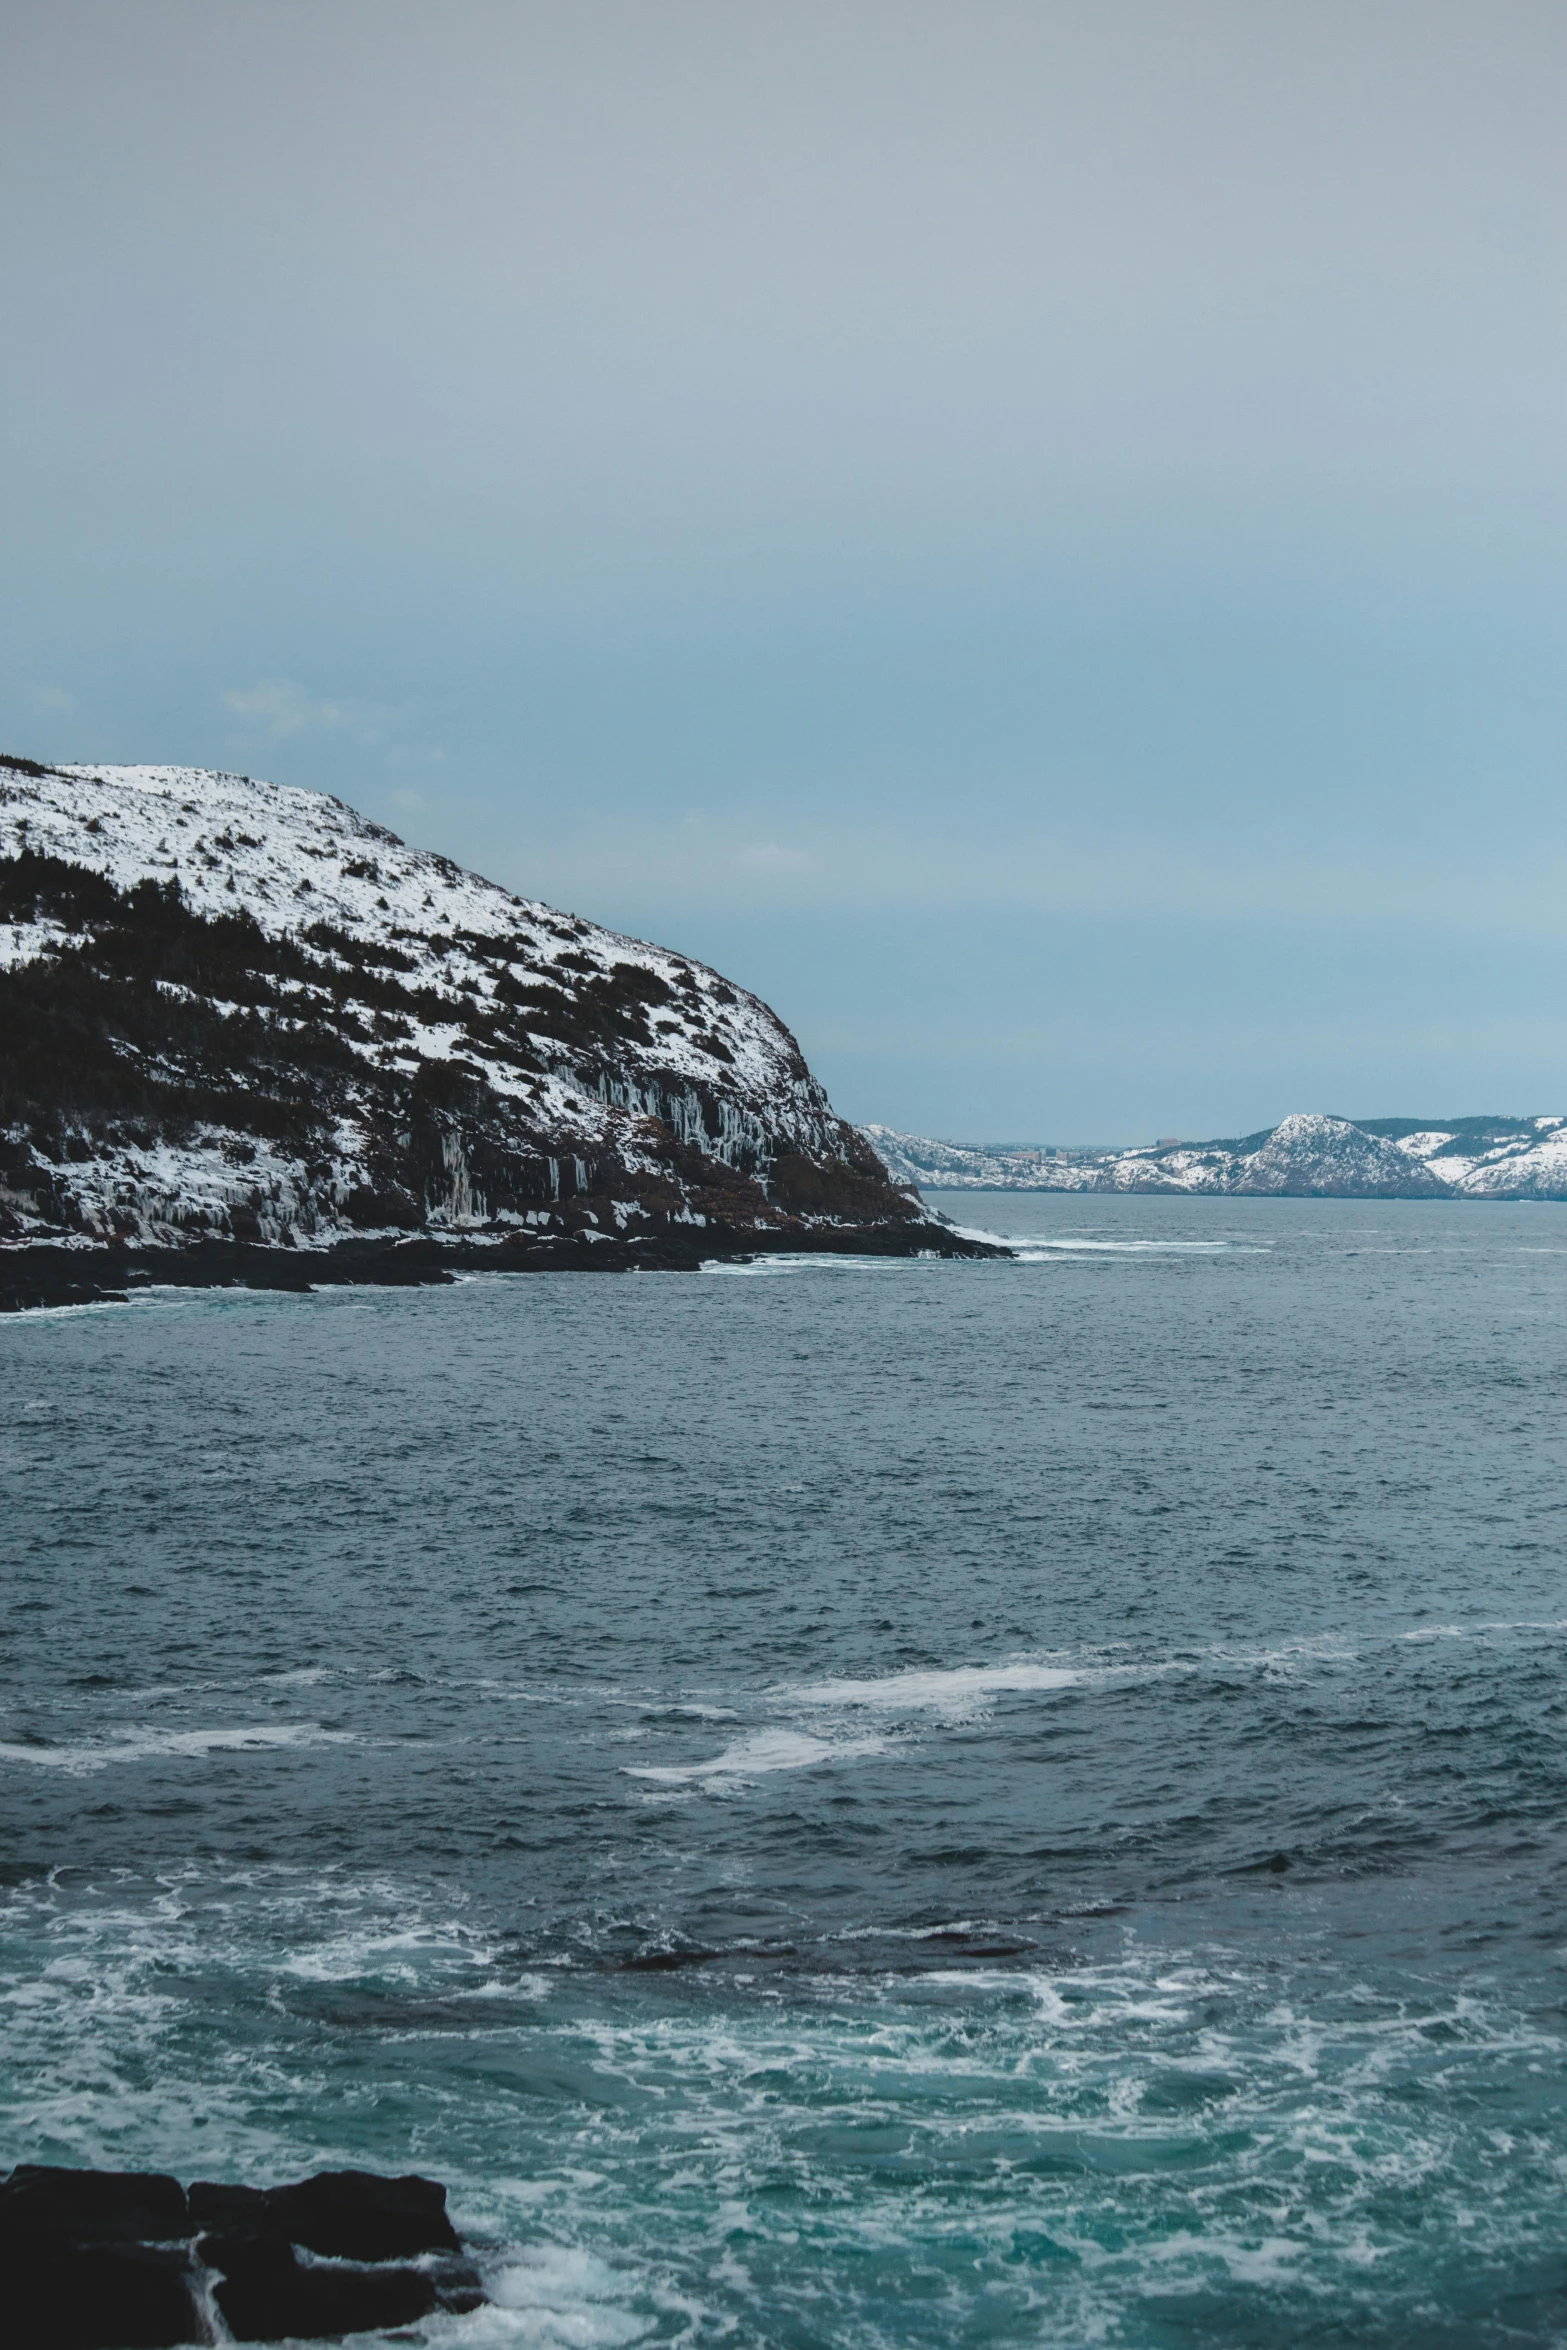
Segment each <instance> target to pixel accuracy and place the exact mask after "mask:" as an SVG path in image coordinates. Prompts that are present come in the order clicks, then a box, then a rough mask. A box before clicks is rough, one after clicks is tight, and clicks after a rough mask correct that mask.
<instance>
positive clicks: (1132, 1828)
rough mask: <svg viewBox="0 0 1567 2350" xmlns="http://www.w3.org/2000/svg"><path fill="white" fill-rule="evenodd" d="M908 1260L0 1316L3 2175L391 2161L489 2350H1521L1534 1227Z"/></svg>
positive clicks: (1496, 1209)
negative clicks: (993, 2349) (419, 2199)
mask: <svg viewBox="0 0 1567 2350" xmlns="http://www.w3.org/2000/svg"><path fill="white" fill-rule="evenodd" d="M945 1204H947V1205H948V1206H949V1208H950V1209H951V1212H952V1213H953V1214H954V1215H955V1216H956V1217H957V1219H958V1220H959V1221H960V1222H963V1223H965V1224H968V1225H970V1226H972V1225H975V1224H978V1223H989V1224H991V1225H992V1226H995V1227H998V1228H1000V1229H1002V1230H1005V1231H1010V1232H1013V1233H1026V1234H1028V1235H1030V1236H1031V1238H1030V1247H1029V1249H1028V1252H1027V1261H1025V1262H1022V1263H1014V1264H977V1265H965V1264H937V1263H926V1264H913V1265H898V1264H887V1263H878V1264H873V1265H863V1266H860V1265H852V1264H843V1263H839V1264H830V1263H829V1264H809V1263H803V1264H802V1263H795V1264H788V1265H780V1264H770V1265H769V1266H767V1267H766V1268H759V1269H758V1270H757V1271H755V1272H754V1273H747V1272H743V1271H742V1272H738V1273H736V1272H726V1273H723V1274H715V1275H704V1276H694V1275H688V1276H679V1275H662V1276H641V1277H631V1278H609V1277H606V1278H603V1279H599V1280H594V1279H591V1278H588V1277H586V1276H583V1275H566V1276H559V1277H554V1276H548V1277H547V1276H532V1277H526V1278H522V1279H514V1280H511V1281H506V1280H503V1279H495V1280H480V1281H474V1282H470V1283H467V1284H465V1285H463V1286H461V1287H458V1288H455V1289H451V1290H445V1291H437V1292H422V1293H421V1292H416V1291H413V1292H384V1293H377V1292H372V1291H366V1292H360V1293H358V1294H355V1293H353V1292H345V1291H331V1292H327V1293H325V1294H323V1295H320V1296H317V1297H311V1298H304V1299H297V1298H284V1297H275V1296H273V1297H263V1296H249V1295H243V1294H230V1295H217V1296H214V1295H200V1294H193V1295H177V1294H174V1293H161V1294H158V1295H155V1296H153V1297H150V1298H146V1299H143V1300H141V1301H139V1302H137V1303H136V1304H135V1305H133V1306H130V1307H128V1308H119V1309H114V1308H106V1309H94V1310H88V1311H83V1312H75V1313H63V1314H54V1315H49V1316H40V1317H36V1318H24V1319H13V1320H11V1321H9V1322H7V1323H6V1324H5V1325H4V1326H3V1327H0V1404H3V1409H0V1446H3V1460H4V1489H5V1504H4V1526H3V1542H4V1562H5V1578H6V1591H7V1598H8V1601H9V1605H8V1608H7V1614H6V1649H5V1659H4V1699H5V1713H4V1719H3V1721H0V1795H3V1801H4V1817H5V1859H6V1873H5V1878H4V1885H3V1903H0V1997H3V2000H4V2009H3V2015H4V2024H3V2035H4V2054H5V2069H4V2076H3V2084H0V2090H3V2094H0V2154H3V2155H4V2157H5V2158H6V2159H13V2160H14V2159H34V2160H37V2159H43V2160H56V2161H101V2162H112V2163H116V2164H156V2165H160V2166H166V2167H168V2168H171V2169H173V2170H175V2171H177V2172H180V2173H181V2174H183V2175H186V2176H190V2175H202V2174H204V2175H208V2176H213V2175H216V2176H220V2177H221V2176H232V2177H241V2178H254V2179H270V2178H276V2177H280V2176H287V2175H290V2174H293V2173H297V2172H298V2171H300V2170H302V2169H305V2168H307V2167H310V2166H312V2165H317V2164H323V2163H341V2162H357V2163H365V2164H370V2165H373V2166H375V2167H377V2168H382V2169H403V2168H408V2167H417V2168H420V2169H423V2170H428V2171H431V2172H434V2173H435V2174H437V2175H438V2176H440V2177H442V2178H445V2179H446V2180H448V2181H449V2182H450V2183H451V2186H452V2191H453V2205H454V2209H455V2212H456V2215H457V2217H458V2220H459V2224H460V2225H462V2226H463V2227H464V2228H465V2229H466V2230H467V2231H469V2232H470V2233H471V2234H472V2235H474V2236H475V2237H476V2238H478V2239H479V2240H480V2243H481V2245H482V2247H483V2257H484V2260H485V2262H486V2265H487V2270H488V2274H489V2276H490V2279H491V2283H492V2288H493V2290H494V2291H495V2293H496V2296H497V2302H498V2304H499V2305H498V2306H497V2307H496V2308H494V2309H492V2310H490V2311H487V2312H483V2313H480V2314H479V2315H477V2316H474V2317H471V2318H466V2319H450V2320H443V2321H441V2322H440V2323H439V2324H438V2325H437V2324H432V2325H431V2326H429V2327H428V2328H427V2329H426V2333H425V2338H427V2339H428V2340H430V2341H432V2342H435V2341H443V2342H444V2341H450V2342H451V2343H453V2344H463V2345H468V2346H471V2350H485V2346H487V2345H490V2344H497V2345H498V2344H535V2343H536V2344H561V2345H567V2344H572V2345H588V2346H591V2345H595V2344H602V2345H619V2344H630V2343H637V2342H647V2343H665V2342H669V2343H673V2342H682V2343H691V2344H701V2345H708V2344H715V2345H716V2344H719V2343H730V2344H734V2345H737V2346H738V2345H746V2346H748V2350H749V2346H752V2345H767V2346H773V2345H777V2346H783V2345H789V2346H791V2350H796V2346H798V2350H805V2346H807V2345H810V2346H813V2350H814V2346H817V2345H820V2346H822V2350H827V2346H828V2345H831V2346H832V2350H868V2346H870V2345H886V2346H888V2350H892V2346H894V2345H897V2346H899V2350H902V2346H905V2345H907V2346H913V2350H923V2346H925V2345H930V2346H931V2350H934V2346H936V2345H952V2344H960V2345H961V2344H979V2343H986V2344H1012V2343H1037V2344H1042V2345H1075V2344H1078V2343H1085V2344H1087V2343H1105V2344H1133V2345H1161V2346H1164V2345H1171V2346H1175V2345H1182V2346H1185V2345H1202V2344H1214V2345H1221V2344H1222V2345H1232V2344H1256V2345H1259V2346H1260V2345H1264V2344H1267V2345H1275V2344H1279V2343H1286V2342H1287V2343H1312V2344H1315V2343H1322V2344H1329V2343H1331V2344H1368V2345H1370V2344H1375V2345H1386V2346H1392V2345H1401V2346H1405V2345H1407V2346H1414V2345H1422V2346H1423V2345H1435V2346H1438V2350H1442V2346H1449V2345H1450V2346H1452V2350H1459V2346H1464V2350H1467V2346H1469V2345H1482V2346H1484V2345H1492V2344H1494V2345H1497V2346H1501V2345H1504V2344H1507V2345H1512V2344H1545V2343H1559V2342H1563V2341H1567V2293H1564V2286H1567V2101H1564V2095H1563V2092H1564V2088H1567V2065H1564V2055H1563V2006H1562V1998H1563V1964H1562V1961H1563V1942H1564V1930H1563V1912H1562V1890H1563V1861H1564V1855H1567V1845H1564V1839H1563V1830H1562V1818H1563V1795H1564V1755H1563V1743H1562V1733H1563V1725H1564V1713H1563V1662H1564V1653H1567V1622H1564V1619H1567V1594H1564V1591H1563V1581H1562V1571H1561V1570H1562V1543H1563V1533H1564V1508H1567V1483H1564V1477H1563V1469H1564V1457H1563V1456H1564V1443H1563V1406H1564V1403H1567V1310H1564V1309H1567V1213H1564V1211H1563V1210H1561V1209H1559V1208H1553V1207H1547V1208H1527V1207H1502V1206H1482V1207H1462V1208H1457V1207H1452V1206H1428V1205H1424V1204H1414V1203H1397V1204H1391V1205H1387V1206H1366V1205H1360V1204H1351V1203H1335V1202H1321V1203H1317V1202H1288V1201H1285V1202H1279V1201H1245V1202H1242V1201H1236V1202H1228V1203H1220V1202H1205V1203H1194V1204H1184V1203H1182V1202H1179V1201H1165V1200H1152V1201H1100V1200H1090V1201H1073V1200H1071V1199H1059V1198H1057V1199H1050V1198H1046V1199H1040V1200H1027V1199H1021V1200H1020V1199H1006V1198H978V1199H976V1198H975V1197H973V1196H970V1197H968V1198H966V1199H963V1200H961V1201H950V1202H947V1203H945ZM405 2338H406V2337H405Z"/></svg>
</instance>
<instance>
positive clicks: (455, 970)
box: [0, 759, 956, 1269]
mask: <svg viewBox="0 0 1567 2350" xmlns="http://www.w3.org/2000/svg"><path fill="white" fill-rule="evenodd" d="M849 1231H859V1232H872V1233H877V1234H880V1235H881V1236H882V1238H883V1239H884V1240H885V1241H886V1242H888V1243H889V1244H898V1245H906V1244H907V1245H918V1241H919V1238H921V1237H922V1238H923V1239H924V1240H925V1241H926V1242H930V1241H932V1240H940V1238H941V1235H940V1233H939V1230H937V1228H934V1227H932V1226H931V1225H930V1224H929V1223H927V1222H926V1221H925V1220H924V1218H923V1217H922V1214H921V1211H920V1208H919V1205H918V1202H917V1200H914V1199H911V1198H910V1197H909V1195H908V1194H907V1192H906V1191H905V1190H902V1189H900V1188H898V1187H897V1186H895V1185H894V1184H893V1183H892V1182H891V1181H889V1179H888V1176H887V1173H886V1171H885V1169H884V1168H883V1167H882V1165H881V1163H880V1161H879V1160H878V1159H877V1157H876V1154H875V1152H874V1150H873V1148H872V1147H871V1146H870V1145H869V1144H868V1143H867V1142H866V1141H865V1140H864V1138H863V1137H862V1136H861V1135H860V1134H859V1133H858V1132H857V1131H856V1130H855V1129H854V1128H853V1127H851V1126H848V1125H846V1124H845V1123H844V1122H843V1121H842V1120H841V1119H839V1118H838V1117H837V1116H836V1115H835V1114H834V1112H833V1109H832V1107H831V1105H830V1103H829V1102H828V1100H827V1097H826V1095H825V1093H824V1092H823V1091H822V1088H821V1086H820V1085H819V1084H818V1083H817V1081H816V1079H815V1078H814V1077H813V1076H812V1075H811V1072H810V1070H809V1069H808V1068H807V1067H806V1065H805V1062H804V1059H803V1058H802V1056H801V1053H800V1049H799V1046H798V1045H797V1044H796V1043H795V1040H794V1038H793V1037H792V1036H791V1035H790V1033H789V1031H788V1029H787V1028H785V1027H784V1025H783V1023H782V1022H781V1021H780V1020H779V1019H778V1018H777V1017H776V1016H775V1014H773V1013H772V1012H771V1011H769V1010H768V1008H767V1006H766V1005H765V1004H763V1003H761V1002H759V1001H758V1000H757V998H756V997H755V996H752V995H748V994H747V993H746V992H745V991H744V990H743V989H741V988H737V987H733V986H731V985H729V984H728V983H727V982H726V981H725V980H723V979H722V978H720V977H719V975H718V973H717V972H716V971H711V970H709V969H707V968H706V966H705V965H703V964H701V963H697V962H694V961H692V960H691V958H690V957H688V956H685V955H679V954H673V953H669V952H667V951H665V950H664V949H662V948H658V947H653V946H648V945H645V944H644V943H643V942H642V941H640V940H637V939H631V938H623V937H621V936H620V935H618V934H617V933H616V932H614V931H609V930H604V929H601V928H600V927H599V926H598V925H597V924H595V923H592V922H586V921H582V920H580V919H578V918H577V917H576V916H573V915H568V914H561V913H557V912H556V911H555V910H554V909H553V908H551V907H549V906H545V905H540V904H537V903H535V902H534V901H532V900H528V899H521V898H516V897H513V896H511V895H510V894H509V893H508V892H507V891H506V890H504V889H500V888H497V887H496V886H495V884H494V883H492V882H488V881H484V880H481V879H480V878H479V877H478V876H477V875H476V874H472V873H465V872H462V871H461V870H460V869H459V868H458V867H457V866H456V865H454V864H452V863H451V862H450V861H449V860H448V859H447V858H444V857H439V856H431V855H427V854H426V853H424V852H423V851H421V850H417V849H411V848H408V847H406V846H405V845H404V843H403V842H402V841H400V840H399V839H397V838H396V836H395V835H394V834H392V833H390V832H387V831H385V830H384V829H383V828H382V827H381V826H379V825H376V824H372V823H368V822H367V821H366V820H365V819H364V818H363V817H361V816H357V815H356V814H355V813H354V812H353V810H352V809H351V808H348V807H345V806H344V805H343V804H342V803H341V802H340V801H338V800H334V799H328V798H325V797H323V796H322V795H321V794H320V793H318V792H310V791H300V790H295V789H291V788H289V787H287V786H284V785H279V784H269V783H257V782H254V781H252V780H251V779H250V778H249V777H245V776H234V775H222V774H215V773H211V772H209V771H207V770H204V769H194V768H167V767H60V768H54V767H45V766H42V765H39V764H38V763H36V762H33V761H26V760H19V759H13V760H9V761H5V760H0V1247H6V1246H8V1247H9V1248H11V1249H13V1250H14V1249H16V1248H18V1247H27V1246H30V1245H35V1244H37V1243H39V1242H48V1241H58V1240H64V1241H67V1242H70V1243H74V1244H75V1245H77V1246H78V1247H80V1246H83V1245H86V1246H93V1245H97V1246H103V1245H118V1246H121V1247H124V1246H131V1247H137V1248H147V1247H154V1246H157V1247H164V1248H189V1247H191V1246H193V1245H196V1244H205V1243H213V1242H216V1241H224V1242H227V1243H230V1244H234V1243H238V1244H249V1245H251V1246H252V1247H254V1246H257V1245H264V1246H267V1247H273V1248H279V1247H280V1248H289V1249H306V1250H315V1251H320V1250H323V1249H330V1248H333V1247H335V1246H337V1245H338V1244H339V1243H341V1242H342V1241H344V1240H345V1239H348V1238H353V1239H356V1240H357V1241H358V1242H359V1243H361V1244H363V1243H365V1242H368V1241H378V1242H382V1243H395V1242H398V1241H402V1240H406V1239H407V1238H408V1237H409V1236H411V1235H420V1236H424V1237H425V1238H437V1239H442V1240H445V1241H448V1242H450V1241H456V1240H459V1239H464V1238H466V1239H468V1240H474V1241H476V1240H481V1239H483V1240H488V1241H490V1242H509V1243H510V1245H511V1251H512V1257H513V1258H515V1259H516V1260H517V1261H522V1259H521V1257H520V1256H519V1254H518V1252H519V1251H523V1252H524V1253H525V1244H531V1243H538V1244H540V1245H541V1246H542V1245H543V1244H544V1243H546V1242H550V1243H554V1244H559V1243H561V1242H563V1241H570V1242H573V1243H576V1244H582V1245H585V1244H588V1243H603V1242H606V1241H614V1242H615V1243H616V1244H617V1245H619V1246H620V1247H621V1249H622V1254H624V1249H625V1248H626V1247H628V1246H630V1245H631V1244H633V1243H635V1244H638V1245H639V1246H640V1245H642V1244H644V1243H645V1244H647V1246H646V1247H645V1249H644V1251H643V1253H644V1254H645V1255H646V1256H647V1257H648V1261H657V1257H658V1251H657V1249H656V1248H655V1247H654V1246H653V1244H654V1243H655V1242H658V1243H659V1244H660V1245H661V1246H662V1249H663V1261H670V1252H671V1250H673V1251H674V1252H675V1254H676V1255H677V1256H678V1254H679V1251H680V1248H681V1247H684V1249H685V1251H686V1254H687V1255H688V1256H689V1255H690V1253H691V1249H692V1247H693V1246H694V1245H695V1236H696V1235H697V1234H698V1233H706V1234H709V1235H727V1236H728V1238H729V1239H730V1241H731V1242H732V1241H733V1240H734V1239H735V1238H736V1236H746V1235H749V1236H752V1237H754V1238H756V1239H758V1240H759V1241H760V1242H762V1243H763V1244H767V1243H768V1242H773V1243H781V1244H784V1245H788V1244H790V1243H791V1242H792V1243H794V1244H798V1243H799V1242H800V1241H801V1240H802V1239H803V1238H804V1237H805V1236H806V1235H808V1234H815V1235H818V1236H821V1235H830V1234H832V1233H834V1232H838V1233H843V1232H849ZM682 1233H685V1234H686V1235H687V1238H686V1240H685V1242H683V1243H682V1242H681V1241H680V1235H681V1234H682ZM955 1245H956V1244H955ZM578 1253H579V1254H580V1253H581V1246H580V1245H579V1246H578ZM557 1257H558V1246H557ZM612 1257H613V1250H611V1252H610V1255H609V1256H603V1257H602V1260H601V1261H605V1262H608V1261H611V1258H612ZM552 1261H553V1260H552ZM13 1269H14V1264H13Z"/></svg>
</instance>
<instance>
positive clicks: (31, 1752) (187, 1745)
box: [0, 1722, 353, 1773]
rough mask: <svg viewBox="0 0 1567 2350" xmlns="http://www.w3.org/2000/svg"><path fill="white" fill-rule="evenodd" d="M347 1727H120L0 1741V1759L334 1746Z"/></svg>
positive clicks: (122, 1758) (123, 1758) (52, 1764)
mask: <svg viewBox="0 0 1567 2350" xmlns="http://www.w3.org/2000/svg"><path fill="white" fill-rule="evenodd" d="M352 1737H353V1734H352V1732H351V1731H348V1730H323V1729H322V1727H321V1725H320V1723H319V1722H289V1723H260V1724H256V1725H254V1726H247V1727H245V1728H229V1729H219V1730H154V1729H152V1728H150V1727H147V1728H139V1729H133V1730H125V1731H122V1732H121V1733H120V1735H119V1736H118V1737H116V1738H114V1739H112V1740H110V1741H108V1742H107V1743H105V1744H103V1745H101V1746H11V1745H0V1762H14V1763H35V1764H37V1765H38V1766H39V1767H40V1768H41V1769H44V1770H56V1771H70V1772H76V1773H81V1772H86V1771H102V1770H107V1769H108V1767H109V1765H110V1764H111V1763H126V1762H147V1761H150V1760H151V1759H152V1758H153V1757H154V1756H157V1755H165V1754H168V1755H178V1754H196V1755H201V1754H248V1753H254V1752H259V1751H261V1750H262V1749H265V1748H274V1747H283V1746H340V1745H347V1744H350V1743H352Z"/></svg>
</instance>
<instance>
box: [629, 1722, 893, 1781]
mask: <svg viewBox="0 0 1567 2350" xmlns="http://www.w3.org/2000/svg"><path fill="white" fill-rule="evenodd" d="M888 1743H889V1741H888V1740H887V1739H885V1738H846V1739H832V1738H813V1737H812V1736H811V1734H810V1733H809V1731H806V1730H753V1731H752V1732H751V1734H750V1736H749V1737H746V1738H736V1739H735V1740H734V1741H733V1743H732V1744H731V1745H729V1746H726V1747H725V1748H724V1751H723V1753H722V1754H716V1755H714V1756H713V1758H712V1760H711V1761H710V1762H703V1763H684V1764H676V1763H662V1764H659V1763H642V1764H631V1763H628V1764H625V1765H624V1766H623V1768H624V1770H625V1773H626V1776H627V1778H629V1779H652V1780H655V1781H657V1783H658V1784H659V1785H661V1786H665V1787H685V1786H691V1785H696V1786H703V1785H706V1786H714V1785H720V1784H722V1783H724V1782H725V1781H730V1782H736V1781H739V1780H743V1779H753V1778H759V1777H760V1776H761V1775H762V1774H763V1773H765V1772H768V1771H808V1770H811V1769H813V1768H814V1767H815V1766H816V1764H818V1763H837V1762H848V1761H850V1760H852V1758H853V1757H855V1756H856V1755H862V1754H882V1753H884V1752H885V1751H886V1748H887V1745H888Z"/></svg>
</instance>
